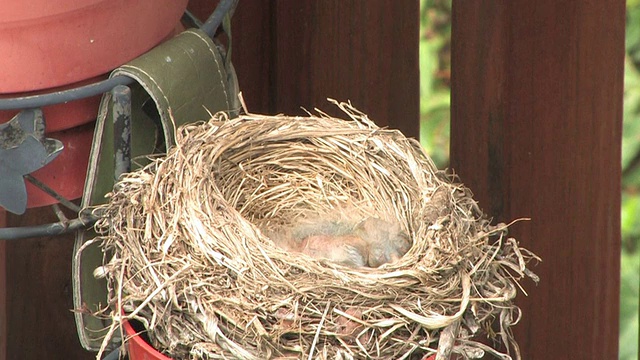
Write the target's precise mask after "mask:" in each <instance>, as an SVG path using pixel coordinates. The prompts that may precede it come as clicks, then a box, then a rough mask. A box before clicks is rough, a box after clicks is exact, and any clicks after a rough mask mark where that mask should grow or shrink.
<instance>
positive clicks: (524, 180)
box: [451, 0, 625, 360]
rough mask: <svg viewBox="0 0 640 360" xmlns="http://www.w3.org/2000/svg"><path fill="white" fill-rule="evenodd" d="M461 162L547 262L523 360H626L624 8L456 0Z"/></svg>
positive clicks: (475, 185)
mask: <svg viewBox="0 0 640 360" xmlns="http://www.w3.org/2000/svg"><path fill="white" fill-rule="evenodd" d="M452 29H453V30H452V123H451V158H452V167H453V169H454V170H455V171H456V173H457V174H458V175H459V176H460V178H461V180H462V181H463V182H464V183H465V184H466V185H467V186H469V187H470V188H471V189H472V190H473V191H474V193H475V195H476V198H477V199H478V200H479V201H480V205H481V207H482V208H483V209H484V210H485V211H486V212H487V213H489V214H491V215H492V216H494V217H495V219H496V220H498V221H509V220H512V219H516V218H522V217H530V218H531V219H532V220H531V221H529V222H521V223H518V224H516V225H515V226H514V227H513V229H512V231H511V235H513V236H515V237H516V238H517V239H519V240H520V242H521V244H522V245H524V246H525V247H527V248H529V249H531V250H533V251H534V252H536V253H537V254H538V255H540V256H541V257H542V258H543V262H542V263H541V264H540V265H539V266H537V267H536V268H534V271H536V272H537V273H538V274H539V275H540V277H541V279H542V281H541V282H540V284H539V286H537V287H536V286H534V285H533V284H532V283H531V282H526V283H525V284H524V285H525V288H526V289H528V290H530V291H529V292H530V295H529V297H524V296H520V297H519V299H518V300H517V303H518V304H519V305H520V306H521V307H522V309H523V311H524V317H523V319H522V321H521V323H520V324H519V325H517V326H516V328H515V332H516V337H517V339H518V340H519V342H520V345H521V350H522V354H523V358H524V359H531V360H535V359H616V358H617V353H618V316H619V315H618V308H619V282H620V269H619V267H620V171H621V170H620V151H621V149H620V148H621V129H622V92H623V58H624V31H625V2H624V0H602V1H554V0H546V1H498V2H493V1H460V0H454V2H453V28H452Z"/></svg>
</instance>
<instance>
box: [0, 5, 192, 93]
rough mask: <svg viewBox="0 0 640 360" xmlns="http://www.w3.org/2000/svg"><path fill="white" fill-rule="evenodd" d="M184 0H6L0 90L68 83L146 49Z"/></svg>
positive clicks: (168, 27)
mask: <svg viewBox="0 0 640 360" xmlns="http://www.w3.org/2000/svg"><path fill="white" fill-rule="evenodd" d="M187 1H188V0H59V1H51V0H31V1H23V0H4V1H3V4H2V11H1V12H0V53H2V59H1V60H0V64H1V65H2V66H0V78H1V79H2V81H1V82H0V93H16V92H23V91H31V90H37V89H46V88H52V87H57V86H61V85H65V84H71V83H74V82H78V81H81V80H84V79H89V78H92V77H95V76H98V75H100V74H104V73H106V72H108V71H110V70H112V69H114V68H116V67H118V66H119V65H121V64H124V63H126V62H128V61H129V60H131V59H134V58H136V57H137V56H139V55H141V54H143V53H145V52H146V51H148V50H149V49H151V48H152V47H153V46H155V45H157V44H158V43H159V42H160V41H161V40H162V39H164V38H165V37H166V36H167V35H168V34H169V33H170V32H171V31H172V30H173V28H174V27H175V25H176V24H177V23H178V21H179V20H180V17H181V16H182V13H183V12H184V9H185V8H186V6H187Z"/></svg>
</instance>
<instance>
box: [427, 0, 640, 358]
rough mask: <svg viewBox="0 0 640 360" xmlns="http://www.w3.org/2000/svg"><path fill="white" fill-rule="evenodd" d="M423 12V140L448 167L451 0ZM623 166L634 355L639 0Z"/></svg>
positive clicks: (624, 259)
mask: <svg viewBox="0 0 640 360" xmlns="http://www.w3.org/2000/svg"><path fill="white" fill-rule="evenodd" d="M420 15H421V16H420V25H421V27H420V31H421V33H420V96H421V98H420V114H421V115H420V140H421V142H422V145H423V146H424V148H425V149H426V150H427V152H428V153H429V154H430V155H431V157H432V158H433V160H434V161H435V162H436V164H437V165H438V167H440V168H441V169H444V168H446V167H448V164H449V110H450V96H451V86H450V74H451V71H450V70H451V63H450V48H451V0H421V6H420ZM622 171H623V173H622V209H621V211H622V212H621V218H622V219H621V220H622V223H621V226H622V254H621V276H622V278H621V288H620V355H619V359H620V360H631V359H634V360H635V359H638V343H639V337H638V323H639V313H638V304H639V300H638V298H639V287H640V251H639V244H640V0H627V29H626V56H625V80H624V123H623V140H622ZM543 281H544V279H543Z"/></svg>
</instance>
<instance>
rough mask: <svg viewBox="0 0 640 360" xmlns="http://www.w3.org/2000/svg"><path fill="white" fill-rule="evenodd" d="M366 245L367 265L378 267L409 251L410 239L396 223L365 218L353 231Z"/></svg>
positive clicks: (395, 259)
mask: <svg viewBox="0 0 640 360" xmlns="http://www.w3.org/2000/svg"><path fill="white" fill-rule="evenodd" d="M354 234H355V235H357V236H359V237H361V238H362V239H363V240H364V241H365V242H366V243H367V245H368V253H367V265H368V266H369V267H378V266H381V265H383V264H387V263H392V262H396V261H398V260H400V258H401V257H402V256H404V254H406V253H407V251H409V249H411V245H412V242H411V239H410V238H409V236H408V235H407V234H406V233H405V232H404V231H402V229H401V228H400V225H399V224H398V223H390V222H387V221H384V220H380V219H376V218H367V219H366V220H364V221H362V222H360V223H359V224H358V225H357V226H356V228H355V229H354Z"/></svg>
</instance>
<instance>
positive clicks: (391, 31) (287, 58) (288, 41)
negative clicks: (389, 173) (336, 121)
mask: <svg viewBox="0 0 640 360" xmlns="http://www.w3.org/2000/svg"><path fill="white" fill-rule="evenodd" d="M274 5H275V18H276V21H275V28H276V36H277V38H276V39H275V49H273V50H272V51H275V53H274V57H275V64H274V66H275V68H274V71H275V85H274V86H275V90H276V91H275V94H274V93H272V94H271V96H275V103H276V110H277V111H278V112H283V113H288V114H303V113H304V112H303V111H302V110H301V109H300V107H301V106H302V107H305V108H307V109H309V110H312V109H313V108H314V107H318V108H320V109H323V110H328V111H329V112H330V113H331V114H334V115H337V114H339V112H338V111H335V109H333V106H331V105H329V104H328V103H327V101H326V98H328V97H330V98H334V99H336V100H340V101H346V100H351V101H352V103H353V105H355V106H356V107H357V108H359V109H360V110H362V111H364V112H365V113H367V114H368V115H369V117H370V118H371V119H372V120H374V121H376V122H377V123H378V125H382V126H387V125H388V126H389V127H392V128H398V129H400V130H402V131H403V132H404V133H405V134H406V135H408V136H413V137H417V136H418V133H419V131H418V130H419V120H418V119H419V70H418V47H417V44H418V26H419V21H418V20H419V4H418V2H417V1H393V0H376V1H365V0H350V1H344V0H325V1H299V0H281V1H278V2H274Z"/></svg>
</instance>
